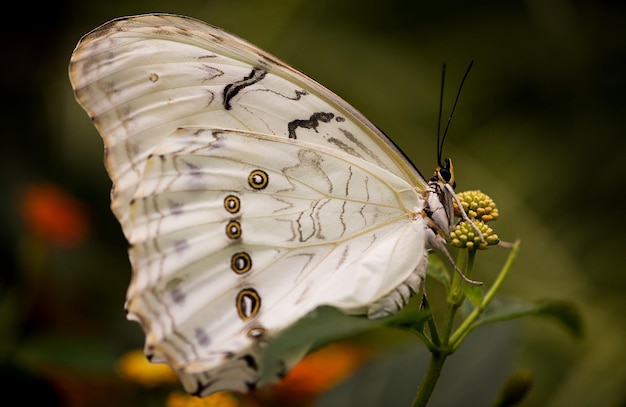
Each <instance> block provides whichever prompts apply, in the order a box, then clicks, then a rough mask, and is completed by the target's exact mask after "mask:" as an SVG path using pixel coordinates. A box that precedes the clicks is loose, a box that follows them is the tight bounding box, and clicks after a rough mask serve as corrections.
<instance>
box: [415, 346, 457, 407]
mask: <svg viewBox="0 0 626 407" xmlns="http://www.w3.org/2000/svg"><path fill="white" fill-rule="evenodd" d="M447 357H448V354H447V353H442V352H433V353H432V355H431V357H430V364H429V365H428V370H427V371H426V376H424V379H423V380H422V384H421V385H420V388H419V389H418V390H417V394H416V395H415V398H414V399H413V404H411V407H423V406H425V405H426V403H428V400H429V399H430V396H431V395H432V394H433V391H434V390H435V385H436V384H437V380H439V376H440V375H441V370H442V368H443V363H444V362H445V360H446V358H447Z"/></svg>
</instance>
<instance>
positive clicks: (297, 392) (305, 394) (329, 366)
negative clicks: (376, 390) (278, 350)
mask: <svg viewBox="0 0 626 407" xmlns="http://www.w3.org/2000/svg"><path fill="white" fill-rule="evenodd" d="M370 353H371V350H370V349H369V348H367V347H365V346H363V345H360V344H356V343H351V342H339V343H334V344H331V345H328V346H326V347H324V348H322V349H319V350H317V351H315V352H313V353H311V354H310V355H308V356H307V357H305V358H304V359H302V361H301V362H300V363H298V364H297V365H296V366H294V368H293V369H291V371H290V372H289V373H288V374H287V376H285V378H284V379H283V380H281V381H280V382H278V383H276V384H275V385H273V386H271V387H270V389H268V392H267V393H266V392H265V391H262V393H263V396H262V397H259V398H263V399H265V397H264V396H265V395H268V396H270V398H271V400H272V403H271V404H268V403H267V400H263V404H264V405H272V404H273V405H285V406H306V405H308V404H311V403H312V402H313V401H315V398H316V397H317V396H318V395H320V394H322V393H324V392H325V391H327V390H329V389H330V388H332V387H333V386H335V385H337V384H339V383H340V382H341V381H343V380H345V379H346V378H348V377H349V376H350V375H351V374H352V373H354V371H355V370H357V369H358V368H359V367H360V366H361V365H362V364H363V363H364V362H365V361H366V359H367V358H368V356H369V355H370ZM259 396H261V394H259Z"/></svg>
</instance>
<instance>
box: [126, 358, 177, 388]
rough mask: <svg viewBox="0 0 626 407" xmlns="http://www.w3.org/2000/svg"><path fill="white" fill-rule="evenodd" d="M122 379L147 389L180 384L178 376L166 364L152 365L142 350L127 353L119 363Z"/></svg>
mask: <svg viewBox="0 0 626 407" xmlns="http://www.w3.org/2000/svg"><path fill="white" fill-rule="evenodd" d="M117 372H118V374H119V375H120V377H121V378H123V379H126V380H130V381H132V382H135V383H139V384H141V385H142V386H145V387H157V386H161V385H164V384H172V383H178V376H176V373H174V371H173V370H172V369H171V368H170V367H169V366H168V365H166V364H156V363H150V362H149V361H148V359H147V358H146V356H145V355H144V354H143V351H141V350H140V349H137V350H132V351H130V352H127V353H125V354H124V355H123V356H122V357H121V358H120V360H118V362H117Z"/></svg>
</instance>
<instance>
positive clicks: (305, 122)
mask: <svg viewBox="0 0 626 407" xmlns="http://www.w3.org/2000/svg"><path fill="white" fill-rule="evenodd" d="M333 117H335V115H334V114H333V113H329V112H316V113H313V114H312V115H311V117H309V118H308V119H296V120H293V121H290V122H289V124H287V130H288V131H289V138H293V139H295V138H297V137H296V130H297V129H298V128H299V127H302V128H304V129H313V130H315V131H317V126H319V124H320V122H323V123H328V122H329V121H331V120H332V118H333Z"/></svg>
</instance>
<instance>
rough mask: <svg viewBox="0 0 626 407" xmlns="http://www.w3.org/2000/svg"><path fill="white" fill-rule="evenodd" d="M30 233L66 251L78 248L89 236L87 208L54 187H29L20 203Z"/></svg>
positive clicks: (47, 185) (43, 185)
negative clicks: (65, 248)
mask: <svg viewBox="0 0 626 407" xmlns="http://www.w3.org/2000/svg"><path fill="white" fill-rule="evenodd" d="M20 210H21V216H22V218H23V219H24V221H25V222H26V227H27V229H28V231H29V232H30V233H32V234H34V235H35V236H37V237H38V238H42V239H45V240H47V241H51V242H53V243H56V244H59V245H61V246H64V247H68V248H70V247H75V246H77V245H78V244H80V243H81V242H82V241H84V240H85V238H86V237H87V235H88V234H89V222H88V219H87V210H86V208H85V206H84V205H83V204H82V203H81V202H79V201H78V200H77V199H76V198H75V197H73V196H72V195H70V194H69V193H67V192H65V191H64V190H62V189H61V188H59V187H58V186H56V185H53V184H48V183H45V184H34V185H30V186H27V187H26V188H25V190H24V191H23V193H22V196H21V200H20Z"/></svg>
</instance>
